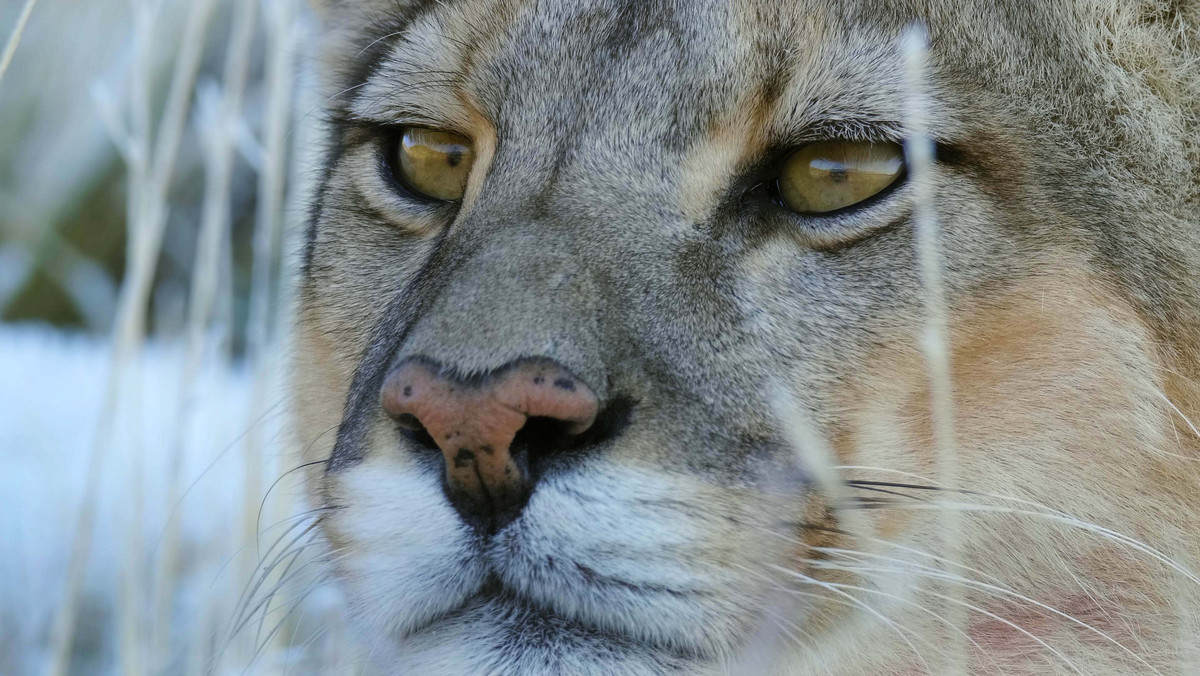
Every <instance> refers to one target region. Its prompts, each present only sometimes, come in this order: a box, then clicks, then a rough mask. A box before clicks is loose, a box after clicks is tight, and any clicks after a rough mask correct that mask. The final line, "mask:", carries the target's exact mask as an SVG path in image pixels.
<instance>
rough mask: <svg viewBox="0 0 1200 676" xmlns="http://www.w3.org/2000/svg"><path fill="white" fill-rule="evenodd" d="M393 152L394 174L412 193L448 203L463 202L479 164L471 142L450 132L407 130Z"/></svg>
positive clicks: (420, 128) (415, 128)
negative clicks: (468, 184)
mask: <svg viewBox="0 0 1200 676" xmlns="http://www.w3.org/2000/svg"><path fill="white" fill-rule="evenodd" d="M392 152H394V154H395V156H394V159H393V161H392V171H393V173H394V174H395V176H396V179H397V180H399V181H400V182H401V183H403V184H404V185H405V186H406V187H408V188H409V189H410V190H412V191H413V192H415V193H418V194H420V195H422V196H425V197H429V198H431V199H435V200H442V201H446V202H453V201H456V200H460V199H462V196H463V193H464V192H466V189H467V177H468V176H469V175H470V174H471V165H472V164H474V162H475V151H474V149H473V148H472V147H471V141H470V139H468V138H466V137H465V136H461V135H459V134H454V133H451V132H448V131H438V130H435V129H425V128H423V127H406V128H405V129H404V132H403V133H402V134H401V135H400V139H399V140H398V141H397V142H396V147H395V149H394V150H393V151H392Z"/></svg>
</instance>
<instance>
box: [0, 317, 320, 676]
mask: <svg viewBox="0 0 1200 676" xmlns="http://www.w3.org/2000/svg"><path fill="white" fill-rule="evenodd" d="M109 359H110V356H109V349H108V345H107V343H106V342H105V341H103V340H100V339H96V338H92V337H85V336H79V335H68V334H62V333H58V332H54V331H51V330H48V329H43V328H35V327H16V328H14V327H12V326H4V325H0V461H2V462H3V467H4V471H3V472H0V501H2V502H0V504H3V506H4V515H3V517H0V673H2V674H20V673H30V672H40V671H41V670H42V668H43V665H44V661H45V659H46V655H47V647H46V644H47V636H48V627H49V626H50V623H51V621H52V618H53V613H54V609H55V606H56V604H57V602H58V599H59V598H60V596H61V593H62V587H63V581H64V578H65V571H66V568H67V560H68V552H69V549H70V545H71V538H72V534H73V530H74V523H75V520H76V515H77V511H78V508H79V504H80V500H81V496H82V494H83V487H84V482H85V473H86V466H87V459H88V457H89V455H90V454H91V453H92V451H93V449H94V448H95V436H96V432H97V429H98V427H99V419H98V418H99V412H100V410H101V404H102V398H103V395H104V391H105V387H106V383H107V371H108V369H109ZM183 361H184V360H183V350H182V349H181V348H180V346H178V345H163V344H151V345H149V346H148V347H147V349H146V350H145V351H144V355H143V358H142V359H141V360H140V373H141V379H140V380H141V383H140V387H138V388H136V390H137V396H134V397H131V399H132V400H133V401H132V403H133V405H132V406H130V405H128V403H129V402H126V405H123V406H121V407H120V409H119V413H118V415H117V416H116V420H115V422H114V437H113V438H114V440H115V443H112V444H110V445H109V446H108V449H109V453H110V455H109V456H108V461H107V462H106V465H105V471H104V474H103V478H102V481H101V487H102V489H101V499H100V502H99V506H98V511H97V518H96V523H97V529H96V537H95V540H94V546H93V549H92V556H91V559H90V562H89V566H88V575H87V578H86V580H87V581H86V585H85V592H84V597H83V612H82V615H81V619H80V633H79V638H78V640H77V646H76V660H75V663H74V666H73V669H72V672H74V673H87V674H100V673H111V672H115V670H116V667H115V664H116V661H115V660H116V659H117V651H116V644H117V638H116V636H115V633H116V632H115V629H114V625H115V617H116V612H115V608H116V605H115V604H116V598H117V596H116V591H117V590H118V589H119V583H120V580H121V575H120V573H121V571H122V569H123V568H124V567H125V566H126V565H128V562H129V561H130V559H131V557H130V556H129V555H128V552H130V551H132V548H131V547H130V546H129V545H128V543H129V542H130V538H131V534H133V535H134V536H136V534H137V531H138V529H136V527H135V526H133V525H132V524H136V523H137V521H136V519H135V518H134V516H133V515H134V513H135V512H134V510H133V504H134V503H133V498H134V497H135V496H136V494H137V493H136V491H135V490H134V489H133V487H134V486H136V482H137V481H139V480H140V481H141V482H142V485H143V487H144V495H143V498H142V500H143V505H144V510H143V514H144V516H143V527H142V529H141V538H142V542H143V547H144V552H145V554H144V558H143V559H142V560H141V562H140V565H143V566H144V568H143V571H144V572H145V575H146V577H145V578H142V579H145V580H149V576H150V571H152V570H153V565H152V563H150V562H151V561H152V558H153V555H154V553H155V552H156V548H157V546H158V545H159V543H160V542H161V539H162V533H163V532H164V524H165V523H166V519H167V517H168V515H169V514H175V516H176V518H180V519H181V522H180V523H181V524H182V533H183V536H182V546H181V547H180V549H179V551H180V559H181V561H182V564H183V572H182V576H183V580H182V582H181V592H180V595H179V597H178V599H179V605H178V606H177V611H176V618H177V619H176V624H177V625H179V628H178V630H177V632H176V633H177V635H176V637H175V640H174V643H176V644H182V645H187V644H189V643H192V644H194V643H195V641H194V639H195V637H197V636H202V635H203V632H202V631H199V632H198V630H197V628H195V627H190V628H189V627H187V625H189V624H191V625H195V623H196V618H198V617H203V616H204V614H205V613H204V612H202V611H203V608H202V607H201V606H202V605H203V604H205V603H210V604H211V599H212V597H213V596H219V595H224V596H225V597H226V598H228V597H229V595H230V594H233V595H234V598H236V594H237V593H238V592H240V587H241V584H240V583H236V582H235V581H233V580H232V579H231V578H233V577H234V576H233V574H232V573H230V571H231V570H233V569H235V568H236V566H224V567H223V564H224V563H226V562H227V561H228V560H229V559H230V558H231V557H232V556H233V555H234V553H235V552H236V551H237V549H238V547H239V546H240V545H241V544H242V541H243V540H244V539H245V538H243V537H240V536H239V535H237V533H239V532H240V531H239V526H238V524H239V523H240V519H241V514H242V503H243V497H242V495H243V467H244V463H245V460H244V458H245V452H246V443H247V439H250V438H253V437H254V436H255V434H254V433H255V432H257V433H258V438H259V439H261V440H262V443H263V445H264V454H265V456H266V458H267V461H266V463H265V464H266V468H265V469H264V475H265V477H266V478H267V479H268V481H269V480H270V479H271V478H273V477H275V476H278V474H279V473H280V472H281V471H282V470H283V469H287V468H289V467H290V465H287V463H288V462H289V457H288V453H287V451H288V442H287V440H286V435H285V434H284V433H283V431H282V430H283V429H284V423H285V416H286V414H285V406H284V403H283V401H282V397H281V396H280V395H279V393H278V390H276V391H274V392H272V393H271V394H270V395H268V400H267V401H266V402H264V404H265V405H264V406H263V407H260V408H258V409H256V408H255V407H252V406H251V396H252V395H251V392H252V379H251V377H250V374H248V373H247V372H245V370H242V369H237V368H231V367H227V366H226V367H216V366H209V367H208V368H206V369H204V370H203V372H202V373H201V374H200V376H199V377H198V379H197V387H196V388H195V396H194V400H193V402H192V403H191V409H190V410H191V415H190V421H191V424H190V425H187V429H186V431H185V433H184V434H183V435H182V437H179V436H177V434H176V429H177V428H178V413H179V409H180V407H179V402H180V397H181V395H182V392H181V386H180V380H181V373H182V371H183ZM216 361H217V360H214V359H209V360H207V362H208V363H209V364H210V365H211V364H213V363H214V362H216ZM262 408H266V414H265V415H263V416H259V417H260V418H261V419H260V420H259V421H257V422H255V421H254V420H253V417H254V416H253V413H252V412H253V411H255V410H259V411H261V410H262ZM254 425H257V428H254ZM252 428H254V429H252ZM248 432H249V434H248ZM177 438H182V439H183V446H182V448H183V449H184V452H185V460H184V463H183V471H182V476H183V479H184V480H183V483H182V485H183V487H184V488H186V487H187V486H189V485H192V487H191V489H190V491H189V492H188V493H187V494H186V496H185V497H184V499H183V500H182V501H180V502H179V504H178V507H177V508H176V509H175V510H172V509H171V508H170V506H169V505H168V504H167V503H168V485H169V483H170V482H169V462H168V458H169V456H170V449H171V448H172V445H173V444H175V443H177V442H176V439H177ZM193 482H194V485H193ZM283 492H284V493H285V495H283V496H282V497H283V499H284V502H287V503H291V505H292V507H290V509H296V507H295V506H294V505H296V504H297V501H296V500H294V499H292V498H291V497H289V496H288V495H286V494H287V493H289V492H290V493H292V494H293V496H292V497H295V496H294V494H295V493H296V490H295V489H294V488H285V489H284V490H283ZM275 516H276V517H277V519H276V520H277V521H278V517H279V516H280V513H279V512H276V513H275ZM262 526H263V528H264V529H266V530H264V532H263V536H262V540H263V542H266V543H269V542H270V541H272V540H273V539H274V538H273V537H271V535H272V533H277V532H281V531H280V530H279V529H278V528H276V529H274V530H271V529H270V527H271V526H273V524H272V523H270V522H268V521H266V520H265V519H264V521H263V523H262ZM152 586H153V585H152V584H149V583H148V582H147V583H146V584H144V585H142V587H141V589H140V593H141V594H142V595H143V597H142V600H143V602H144V603H145V606H146V608H145V609H144V611H143V612H144V613H146V615H144V616H143V617H145V618H147V619H148V613H149V610H148V607H149V598H150V597H151V592H150V589H151V588H152ZM235 587H236V588H235ZM331 595H332V592H328V593H326V592H322V593H319V594H316V595H314V596H313V597H310V602H309V604H310V605H315V606H317V610H315V611H313V612H311V613H310V612H308V610H307V609H306V612H305V614H306V615H308V617H310V618H312V617H317V616H323V614H325V613H328V612H331V608H332V607H333V606H335V605H336V600H335V599H333V598H332V596H331ZM229 605H230V604H225V606H222V604H215V607H216V608H217V610H216V611H215V612H210V613H209V614H212V615H215V617H211V618H210V619H209V621H210V623H211V624H212V626H213V627H214V628H216V629H218V630H219V629H220V628H221V625H222V624H223V623H227V622H228V620H226V619H224V617H223V616H222V613H228V607H227V606H229ZM212 607H213V606H210V610H211V608H212ZM225 617H227V615H226V616H225ZM310 621H311V620H310ZM147 624H148V622H147ZM318 628H319V627H318ZM181 631H182V632H190V636H191V639H189V637H188V636H187V635H183V636H180V635H179V632H181ZM185 661H186V660H185V659H183V658H182V657H181V658H179V659H178V660H176V662H178V663H179V664H177V665H175V666H177V667H178V668H174V667H173V668H171V669H169V671H171V672H180V673H182V672H184V671H186V670H185V669H184V668H183V666H182V664H183V663H184V662H185Z"/></svg>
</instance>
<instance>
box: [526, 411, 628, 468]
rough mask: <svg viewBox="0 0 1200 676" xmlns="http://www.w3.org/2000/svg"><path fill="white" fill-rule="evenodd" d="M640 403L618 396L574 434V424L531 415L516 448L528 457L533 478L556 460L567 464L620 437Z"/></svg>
mask: <svg viewBox="0 0 1200 676" xmlns="http://www.w3.org/2000/svg"><path fill="white" fill-rule="evenodd" d="M636 403H637V402H635V401H634V400H633V399H631V398H629V397H615V398H614V399H613V400H612V401H611V402H609V404H608V405H607V406H605V407H604V409H603V410H601V411H600V412H599V413H598V414H597V415H596V419H595V421H594V422H593V423H592V424H591V425H590V426H589V427H588V428H587V429H586V430H584V431H583V432H580V433H573V426H572V425H571V423H568V422H565V421H562V420H557V419H555V418H544V417H537V418H529V420H528V421H527V422H526V423H525V426H524V427H522V428H521V429H520V430H519V431H518V432H517V435H516V436H515V437H514V438H513V444H512V447H513V450H514V452H516V453H518V454H522V455H524V454H527V455H526V456H525V459H526V462H527V464H528V467H529V468H530V469H531V470H532V473H533V478H535V479H536V478H538V477H540V476H541V475H543V474H545V472H546V471H547V470H548V469H549V468H550V467H551V466H553V465H554V464H556V463H563V464H568V463H570V462H571V461H572V460H573V459H577V458H579V457H580V456H582V455H584V454H586V453H587V452H588V451H589V450H591V449H593V448H596V447H598V446H600V445H601V444H603V443H605V442H607V441H611V440H612V439H615V438H617V437H618V436H620V435H621V433H622V432H624V431H625V428H626V427H628V426H629V424H630V422H631V421H632V418H633V409H634V407H635V405H636Z"/></svg>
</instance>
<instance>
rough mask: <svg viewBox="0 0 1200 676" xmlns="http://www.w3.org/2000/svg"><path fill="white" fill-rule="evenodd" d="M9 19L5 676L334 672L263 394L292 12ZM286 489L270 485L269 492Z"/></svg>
mask: <svg viewBox="0 0 1200 676" xmlns="http://www.w3.org/2000/svg"><path fill="white" fill-rule="evenodd" d="M27 2H28V0H24V1H22V2H4V3H0V43H2V42H3V41H4V40H5V39H8V37H9V36H10V35H12V34H13V27H14V26H16V25H18V17H19V16H20V15H21V13H22V11H24V8H25V7H29V6H32V7H33V12H32V13H31V14H30V15H29V16H30V19H29V21H28V23H27V24H26V25H25V30H24V33H23V35H21V38H22V39H21V41H20V44H19V47H18V49H17V50H16V52H15V56H14V58H13V60H12V62H11V66H10V68H9V69H8V70H7V73H6V74H5V75H4V76H3V79H0V121H3V123H2V124H0V317H2V321H0V461H3V462H4V463H5V465H6V468H7V469H6V472H5V474H4V475H3V478H0V499H2V500H4V503H5V504H6V505H9V506H10V507H12V506H15V508H13V509H10V511H9V513H8V514H7V515H6V518H5V519H4V520H2V521H3V523H2V524H0V542H3V543H4V554H5V555H4V557H0V673H3V674H8V673H14V674H19V673H47V674H56V675H57V674H64V673H78V674H89V675H90V674H102V673H123V674H141V673H150V674H160V673H171V674H175V673H180V674H184V673H186V674H204V673H246V672H247V671H258V670H269V671H283V670H287V671H289V673H305V672H308V673H331V672H336V673H348V670H349V671H353V669H351V666H350V665H351V662H348V661H347V660H351V659H352V658H351V657H350V655H351V653H350V652H349V651H347V650H346V649H345V648H344V646H343V645H342V642H343V639H341V638H339V634H338V632H339V631H340V630H339V626H340V625H339V622H340V620H339V619H338V618H339V613H338V611H337V608H338V604H337V602H336V601H335V600H331V599H334V598H335V597H336V593H335V592H334V591H333V590H331V589H330V588H329V587H327V586H325V585H324V584H323V581H322V579H321V577H322V574H321V567H320V566H314V565H309V564H310V563H311V562H310V561H308V555H309V554H311V553H314V552H316V551H317V550H318V549H319V548H316V547H309V544H310V543H311V541H312V538H313V536H314V531H313V530H312V529H311V528H310V526H311V521H312V516H311V513H309V514H306V513H305V512H304V511H303V509H304V508H303V505H302V500H301V496H300V490H299V489H298V488H297V487H296V485H295V483H294V482H293V481H291V480H292V479H295V478H296V477H297V475H296V474H295V473H293V472H290V470H292V469H294V468H295V466H296V465H298V464H300V463H302V462H304V460H305V459H300V458H301V455H300V454H299V453H296V452H294V450H295V446H296V444H295V443H294V442H293V441H292V440H291V438H290V437H289V436H288V435H287V434H286V432H285V430H286V424H285V420H286V416H285V410H286V406H285V403H284V398H285V397H284V394H283V388H282V386H281V382H282V381H283V378H282V372H283V368H282V364H283V361H282V359H283V357H284V355H286V354H287V347H288V331H287V324H288V322H287V321H286V314H287V308H288V307H289V299H290V281H291V279H292V278H293V276H294V275H293V270H294V266H293V265H292V261H293V257H292V256H291V255H290V254H291V253H292V252H294V251H295V250H296V249H297V248H298V245H299V242H298V234H299V233H300V232H301V230H302V220H303V216H304V209H303V194H304V190H303V183H304V180H305V177H306V176H307V174H308V172H307V171H306V166H307V165H306V162H307V158H308V156H309V155H308V149H309V148H311V147H312V143H311V142H310V141H311V136H310V135H309V132H308V127H309V124H308V122H309V120H310V113H311V111H313V110H314V109H315V108H316V101H315V100H314V98H313V94H312V86H311V84H310V83H309V80H308V78H307V76H306V72H307V69H306V68H305V67H304V66H305V63H304V60H305V58H306V56H305V54H304V50H303V49H302V46H303V45H304V44H306V43H307V41H308V40H309V37H308V36H310V35H312V31H313V25H312V24H313V19H312V17H310V16H309V15H308V14H307V12H306V8H305V6H304V4H303V0H88V1H87V2H84V1H82V0H35V2H34V3H33V4H32V5H28V4H26V3H27ZM279 478H285V480H284V481H280V482H278V483H277V482H276V479H279Z"/></svg>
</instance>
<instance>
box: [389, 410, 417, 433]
mask: <svg viewBox="0 0 1200 676" xmlns="http://www.w3.org/2000/svg"><path fill="white" fill-rule="evenodd" d="M392 419H393V420H395V421H396V424H397V425H399V426H400V427H402V428H403V429H406V430H408V431H410V432H417V431H421V430H424V429H425V426H424V425H422V424H421V421H420V420H417V416H415V415H413V414H411V413H401V414H400V415H397V416H395V417H393V418H392Z"/></svg>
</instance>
